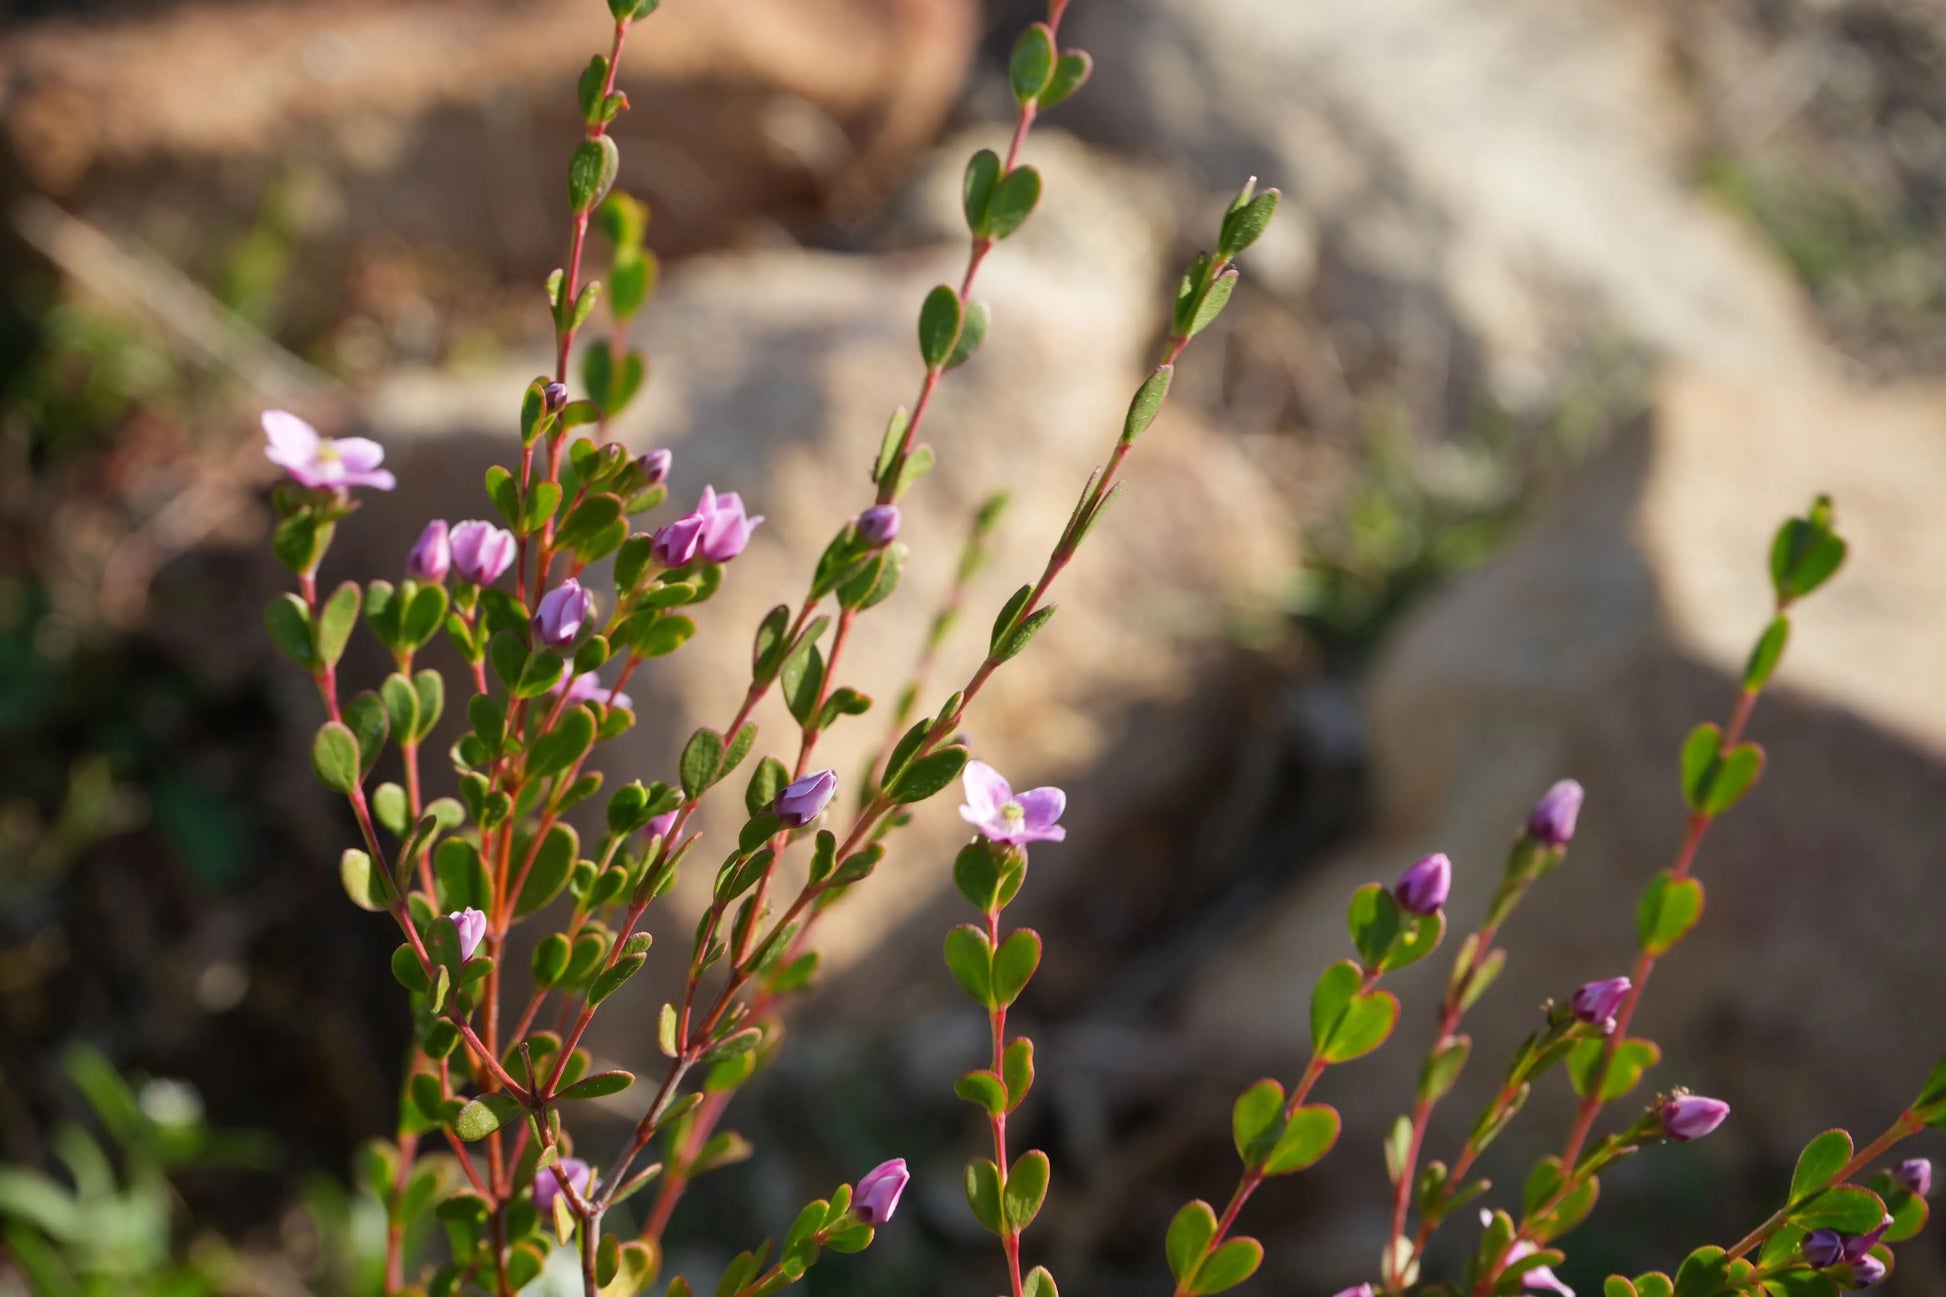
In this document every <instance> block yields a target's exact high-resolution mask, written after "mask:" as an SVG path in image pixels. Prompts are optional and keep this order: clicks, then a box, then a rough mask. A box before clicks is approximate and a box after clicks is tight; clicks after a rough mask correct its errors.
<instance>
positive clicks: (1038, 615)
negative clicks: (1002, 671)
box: [993, 604, 1058, 662]
mask: <svg viewBox="0 0 1946 1297" xmlns="http://www.w3.org/2000/svg"><path fill="white" fill-rule="evenodd" d="M1057 607H1058V605H1055V604H1049V605H1047V606H1046V607H1045V608H1036V609H1035V610H1034V611H1033V612H1032V613H1031V614H1029V615H1028V616H1027V617H1026V618H1024V619H1023V620H1022V621H1021V623H1020V625H1018V626H1016V627H1014V628H1013V630H1012V631H1011V632H1009V633H1008V635H1007V638H1006V639H1005V641H1003V642H1002V643H1001V645H1000V647H999V648H998V649H996V650H995V651H994V654H993V660H994V661H995V662H1006V661H1009V660H1011V659H1013V658H1015V657H1018V656H1019V655H1020V651H1021V650H1022V649H1024V648H1026V647H1027V645H1028V644H1029V643H1031V642H1032V641H1033V638H1034V636H1036V635H1038V634H1040V633H1041V627H1043V626H1045V625H1047V623H1048V622H1049V621H1050V620H1051V619H1052V618H1053V616H1054V613H1055V611H1056V609H1057Z"/></svg>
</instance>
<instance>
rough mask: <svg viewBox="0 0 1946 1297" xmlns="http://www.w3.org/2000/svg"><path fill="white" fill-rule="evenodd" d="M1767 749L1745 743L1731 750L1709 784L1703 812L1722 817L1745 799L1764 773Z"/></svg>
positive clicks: (1720, 763)
mask: <svg viewBox="0 0 1946 1297" xmlns="http://www.w3.org/2000/svg"><path fill="white" fill-rule="evenodd" d="M1763 768H1764V750H1763V749H1762V748H1760V747H1758V746H1757V745H1756V744H1754V743H1742V744H1739V745H1737V746H1736V747H1734V748H1731V749H1730V750H1729V751H1728V752H1727V753H1725V754H1724V755H1723V757H1722V758H1721V760H1720V761H1718V763H1717V766H1716V769H1715V771H1714V772H1713V774H1712V777H1711V779H1710V784H1709V792H1708V795H1707V796H1706V797H1705V798H1704V801H1703V811H1704V812H1705V813H1706V814H1709V815H1721V814H1722V813H1723V812H1725V811H1727V810H1729V809H1730V808H1731V807H1732V806H1735V805H1736V804H1737V802H1739V801H1740V800H1742V798H1743V795H1744V794H1745V793H1747V792H1749V791H1750V786H1751V785H1752V784H1754V783H1756V782H1757V776H1758V775H1760V774H1762V773H1763Z"/></svg>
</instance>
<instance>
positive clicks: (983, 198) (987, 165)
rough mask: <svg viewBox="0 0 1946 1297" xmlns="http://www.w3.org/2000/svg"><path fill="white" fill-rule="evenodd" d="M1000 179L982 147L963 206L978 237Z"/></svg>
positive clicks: (995, 157) (972, 162) (969, 171)
mask: <svg viewBox="0 0 1946 1297" xmlns="http://www.w3.org/2000/svg"><path fill="white" fill-rule="evenodd" d="M999 181H1000V155H999V154H997V153H995V152H994V151H993V150H992V149H981V150H980V151H979V152H978V153H975V154H974V155H973V156H972V158H971V159H969V160H968V161H967V164H966V180H965V184H964V186H963V199H964V201H963V207H964V210H965V212H966V226H967V228H968V229H969V230H971V231H972V232H973V234H974V235H975V236H976V237H979V238H985V237H986V234H987V229H986V222H987V205H988V204H989V203H991V202H992V201H993V189H994V186H995V185H996V184H998V183H999ZM903 413H904V411H900V414H903ZM894 423H895V424H901V421H900V420H898V419H896V418H895V419H894ZM873 480H874V481H876V480H877V479H876V478H874V479H873Z"/></svg>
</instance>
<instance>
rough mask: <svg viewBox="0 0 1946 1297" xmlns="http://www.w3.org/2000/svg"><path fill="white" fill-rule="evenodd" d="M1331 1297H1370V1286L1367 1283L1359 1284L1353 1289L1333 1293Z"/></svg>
mask: <svg viewBox="0 0 1946 1297" xmlns="http://www.w3.org/2000/svg"><path fill="white" fill-rule="evenodd" d="M1333 1297H1372V1286H1371V1285H1370V1284H1368V1283H1361V1284H1358V1285H1356V1286H1355V1287H1351V1288H1346V1289H1344V1290H1343V1291H1342V1292H1338V1293H1335V1294H1333Z"/></svg>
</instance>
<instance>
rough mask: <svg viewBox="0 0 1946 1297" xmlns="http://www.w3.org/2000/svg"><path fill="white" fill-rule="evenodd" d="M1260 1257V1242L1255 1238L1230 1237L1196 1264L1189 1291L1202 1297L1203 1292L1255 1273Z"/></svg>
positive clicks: (1220, 1288) (1232, 1284)
mask: <svg viewBox="0 0 1946 1297" xmlns="http://www.w3.org/2000/svg"><path fill="white" fill-rule="evenodd" d="M1263 1261H1264V1245H1263V1244H1261V1243H1259V1242H1258V1241H1257V1240H1256V1239H1254V1238H1233V1239H1231V1240H1230V1241H1229V1242H1227V1243H1225V1244H1224V1245H1223V1246H1222V1247H1219V1248H1217V1249H1216V1251H1214V1252H1212V1253H1210V1254H1209V1259H1208V1260H1206V1261H1204V1262H1203V1264H1202V1265H1200V1266H1198V1267H1197V1268H1196V1277H1195V1278H1194V1279H1192V1280H1190V1281H1189V1291H1190V1292H1192V1293H1194V1294H1196V1297H1203V1295H1204V1294H1206V1293H1219V1292H1223V1291H1224V1290H1225V1289H1229V1288H1234V1287H1236V1286H1237V1285H1238V1284H1240V1283H1242V1282H1243V1281H1244V1280H1245V1279H1248V1278H1249V1277H1250V1276H1251V1275H1253V1274H1255V1273H1257V1267H1258V1266H1260V1265H1262V1264H1263Z"/></svg>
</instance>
